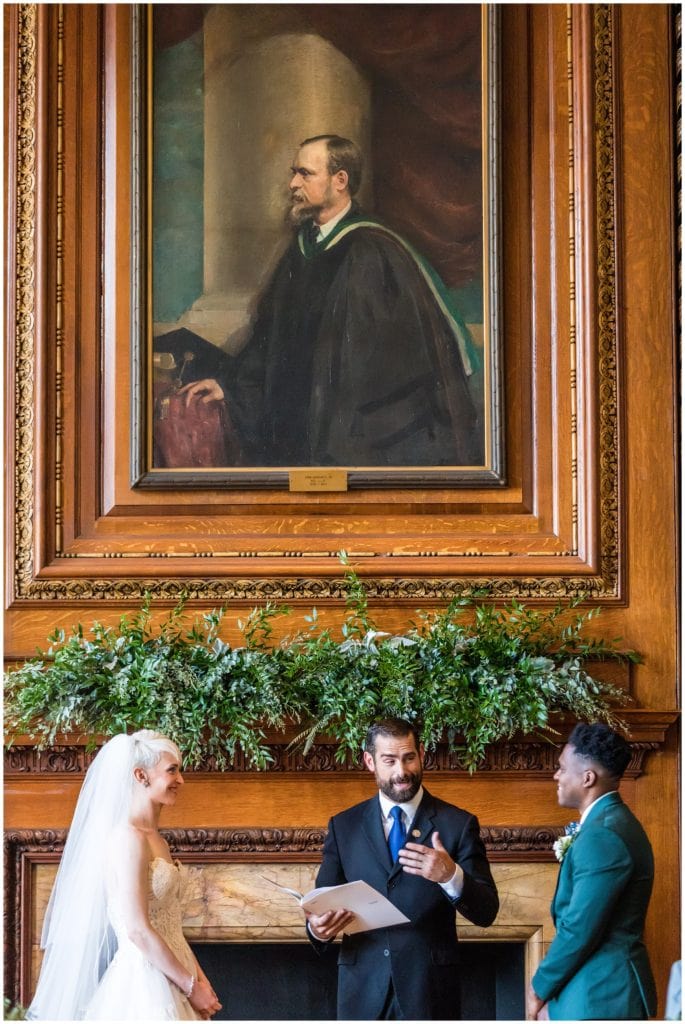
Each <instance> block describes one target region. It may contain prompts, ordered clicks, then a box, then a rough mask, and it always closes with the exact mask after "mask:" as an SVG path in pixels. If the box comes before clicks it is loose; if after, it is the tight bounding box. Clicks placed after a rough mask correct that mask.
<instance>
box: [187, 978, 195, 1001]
mask: <svg viewBox="0 0 685 1024" xmlns="http://www.w3.org/2000/svg"><path fill="white" fill-rule="evenodd" d="M194 988H195V975H194V974H191V975H190V985H189V986H188V991H187V992H186V999H190V997H191V996H192V994H193V989H194Z"/></svg>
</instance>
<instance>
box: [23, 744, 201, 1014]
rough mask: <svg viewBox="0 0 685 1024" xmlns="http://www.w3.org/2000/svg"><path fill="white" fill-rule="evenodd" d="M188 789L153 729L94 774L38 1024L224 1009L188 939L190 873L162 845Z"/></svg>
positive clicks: (68, 854) (46, 937)
mask: <svg viewBox="0 0 685 1024" xmlns="http://www.w3.org/2000/svg"><path fill="white" fill-rule="evenodd" d="M182 785H183V776H182V774H181V754H180V751H179V749H178V747H177V746H176V744H175V743H172V741H171V740H169V739H167V738H166V737H165V736H162V735H161V734H160V733H157V732H153V731H152V730H150V729H142V730H141V731H140V732H136V733H133V735H132V736H128V735H125V734H122V735H120V736H115V737H114V738H113V739H111V740H110V741H109V742H108V743H106V744H105V745H104V746H103V748H102V750H101V751H100V752H99V753H98V755H97V756H96V757H95V759H94V761H93V763H92V765H91V766H90V768H89V769H88V772H87V774H86V778H85V781H84V783H83V787H82V789H81V793H80V795H79V798H78V803H77V805H76V811H75V813H74V819H73V822H72V825H71V828H70V830H69V836H68V838H67V842H66V844H65V847H64V853H63V855H62V861H61V864H60V867H59V871H58V872H57V878H56V879H55V885H54V888H53V890H52V895H51V897H50V902H49V904H48V909H47V912H46V916H45V922H44V925H43V935H42V939H41V946H42V947H43V948H44V949H45V956H44V958H43V965H42V967H41V972H40V977H39V979H38V987H37V989H36V994H35V996H34V999H33V1002H32V1003H31V1005H30V1007H29V1010H28V1017H29V1018H30V1019H34V1020H208V1019H209V1017H210V1016H212V1014H214V1013H216V1012H217V1011H218V1010H220V1009H221V1004H220V1003H219V1001H218V999H217V997H216V993H215V992H214V990H213V988H212V986H211V985H210V983H209V981H208V980H207V978H206V976H205V974H204V973H203V971H202V969H201V968H200V965H199V964H198V962H197V960H196V959H195V956H194V954H193V952H192V950H191V949H190V946H189V945H188V943H187V942H186V940H185V938H184V937H183V931H182V917H183V906H182V902H181V896H182V887H183V869H182V867H181V865H180V864H178V863H175V862H174V861H173V860H172V859H171V855H170V853H169V847H168V846H167V843H166V841H165V840H164V839H163V838H162V836H161V835H160V834H159V830H158V825H159V816H160V812H161V810H162V807H165V806H172V805H173V804H175V803H176V797H177V794H178V790H179V789H180V787H181V786H182Z"/></svg>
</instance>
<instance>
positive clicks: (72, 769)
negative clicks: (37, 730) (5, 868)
mask: <svg viewBox="0 0 685 1024" xmlns="http://www.w3.org/2000/svg"><path fill="white" fill-rule="evenodd" d="M621 714H622V717H623V719H624V720H625V721H626V723H627V725H628V729H629V735H630V744H631V747H632V751H633V757H632V760H631V763H630V765H629V766H628V769H627V771H626V777H627V778H637V777H638V776H639V775H641V774H642V770H643V761H644V758H645V756H646V754H648V753H649V752H650V751H654V750H658V749H659V747H661V746H662V745H663V744H664V742H665V740H666V734H667V732H668V729H669V728H670V726H671V725H673V723H674V722H676V721H677V720H678V718H679V712H677V711H652V710H648V709H634V710H623V711H622V712H621ZM553 724H554V728H555V729H557V730H558V733H559V742H561V741H562V739H563V737H564V736H565V735H566V734H567V733H568V731H569V729H570V728H571V724H572V723H571V720H570V719H569V720H568V721H567V720H565V719H564V718H562V717H561V716H557V717H556V718H555V719H554V720H553ZM301 729H302V726H301V725H300V726H297V725H295V724H294V723H293V724H292V725H290V726H288V727H286V729H285V730H284V731H282V732H277V731H275V730H266V731H265V738H266V741H267V743H268V746H269V751H270V753H271V756H272V758H273V760H272V763H271V764H270V765H269V767H268V768H266V769H264V770H263V771H260V772H257V771H255V769H253V768H251V767H250V766H249V765H248V764H247V762H246V760H245V758H244V756H243V755H242V753H241V752H238V753H237V754H236V756H235V759H234V762H233V764H231V765H230V766H228V767H227V768H224V769H221V768H219V767H218V766H217V765H216V764H215V763H214V761H213V760H212V759H208V760H207V763H206V764H203V765H202V766H201V768H199V769H197V770H195V771H193V776H194V777H202V776H204V775H216V774H217V773H220V772H222V771H223V772H225V773H226V774H229V775H234V774H236V773H240V774H254V775H259V776H261V777H264V776H265V775H270V774H274V775H284V774H288V773H294V774H297V775H302V774H305V773H325V774H326V775H329V776H330V775H345V776H347V777H349V775H350V774H353V773H363V772H364V771H365V769H364V767H363V765H362V763H361V761H360V760H359V759H356V758H354V757H352V756H351V755H350V754H348V755H347V756H346V757H345V759H344V760H343V761H338V760H337V759H336V753H337V751H338V743H337V742H336V741H335V739H333V738H332V737H326V736H321V737H319V738H318V740H317V742H316V743H314V744H313V746H312V747H311V749H310V750H309V751H308V752H307V754H303V753H302V751H301V750H292V749H290V744H291V743H292V741H293V739H294V738H295V736H296V735H297V732H298V731H301ZM87 742H88V741H87V738H86V737H85V736H83V735H63V736H60V737H59V739H58V742H57V743H55V744H53V745H52V746H50V747H45V748H44V749H42V750H41V749H39V748H38V745H37V744H36V741H35V740H34V739H33V738H32V737H31V736H25V735H22V736H16V737H14V738H13V740H12V744H11V746H9V747H5V751H4V772H5V777H6V778H7V777H15V778H16V777H18V776H20V777H22V776H23V777H26V776H27V775H45V776H48V777H50V778H54V777H55V776H64V775H66V776H68V777H73V776H74V775H79V774H81V773H83V772H85V770H86V769H87V767H88V765H89V764H90V762H91V761H92V759H93V757H94V756H95V751H92V750H91V751H89V750H87V749H86V746H87ZM558 753H559V743H557V742H556V741H555V738H554V736H550V739H549V740H548V739H545V738H544V737H539V736H521V735H517V736H514V737H512V739H509V740H504V741H502V742H500V743H495V744H492V745H490V746H489V747H488V748H487V750H486V754H485V758H484V760H483V762H482V763H481V764H480V765H479V767H478V770H477V773H478V774H480V773H482V774H483V775H486V776H487V777H488V778H495V777H498V776H514V777H516V778H517V779H520V778H523V777H526V776H532V777H539V775H540V774H549V773H550V772H553V771H554V770H555V767H556V760H557V757H558ZM425 770H426V771H427V772H430V773H431V774H441V773H446V774H450V775H452V774H454V773H464V774H465V773H466V769H465V768H464V767H463V765H462V764H461V762H460V758H459V753H458V752H454V751H450V750H449V748H448V745H447V743H439V744H438V746H437V748H436V749H435V750H431V751H428V752H427V754H426V763H425Z"/></svg>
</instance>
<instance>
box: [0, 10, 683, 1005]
mask: <svg viewBox="0 0 685 1024" xmlns="http://www.w3.org/2000/svg"><path fill="white" fill-rule="evenodd" d="M31 11H32V9H31V8H21V9H19V8H17V7H16V6H10V7H8V8H6V10H5V24H6V36H5V47H6V54H7V60H6V78H7V88H6V106H7V115H6V121H5V123H6V132H7V136H6V146H7V167H8V175H7V191H6V197H5V202H6V208H7V211H8V215H7V218H6V224H7V228H8V237H9V239H10V244H9V245H8V248H7V253H6V260H7V287H6V296H7V300H8V331H7V334H8V338H9V339H10V341H11V342H13V343H12V344H9V345H8V346H7V349H8V351H7V364H6V365H7V370H6V373H7V380H8V381H13V382H15V384H16V385H17V386H16V388H11V387H10V388H8V389H7V406H6V423H7V429H6V438H7V441H8V445H9V448H10V451H9V453H8V456H9V457H8V465H9V466H10V475H9V477H8V482H7V487H6V492H5V494H6V501H7V507H8V510H9V514H8V515H7V517H6V523H7V534H8V545H7V547H8V552H9V554H8V558H7V560H6V568H7V579H6V591H7V602H6V603H7V605H8V611H7V617H6V627H5V656H6V658H7V659H9V660H10V661H11V660H12V659H16V660H21V659H22V658H24V657H26V656H29V655H30V654H32V653H33V650H34V647H35V646H36V645H37V644H44V642H45V638H46V636H47V635H48V633H49V632H51V631H52V630H53V629H54V628H55V627H56V626H62V627H64V628H67V629H68V628H69V627H70V625H71V624H73V623H75V622H77V621H81V622H83V623H84V624H86V623H90V622H92V621H93V620H94V619H99V620H100V621H103V622H105V623H107V624H113V623H115V622H116V621H117V620H118V618H119V616H120V615H121V614H122V613H123V611H125V610H131V609H132V608H134V607H135V606H136V605H137V604H138V603H139V598H140V593H142V590H143V589H144V587H145V586H146V585H149V586H151V587H152V589H154V588H157V589H158V590H159V592H160V598H161V600H160V603H159V607H158V610H156V612H155V615H156V617H157V618H159V617H160V616H161V615H162V613H163V612H162V609H163V608H164V607H168V605H169V604H171V603H173V601H174V600H175V596H176V593H177V592H178V587H179V586H180V585H181V584H183V585H184V586H189V588H190V590H191V592H193V587H196V592H197V593H198V594H200V593H201V594H202V595H203V596H202V598H201V599H199V600H196V601H193V602H192V606H193V608H194V609H198V610H201V609H202V608H207V607H211V606H217V605H219V604H221V603H222V601H223V600H224V599H225V596H226V595H229V598H230V606H231V608H230V613H229V616H228V617H227V620H226V624H225V631H224V632H225V636H226V638H227V639H229V640H231V641H233V642H235V641H236V640H237V639H238V632H237V629H236V626H235V618H236V617H237V615H238V614H239V613H240V612H241V610H244V608H245V607H249V606H252V605H253V604H254V603H256V602H257V601H258V600H264V599H265V597H266V596H268V595H267V591H266V589H262V590H260V589H259V588H258V587H257V586H256V584H257V583H260V584H261V583H262V582H263V583H264V584H265V585H267V586H271V587H272V588H273V592H279V593H281V592H288V593H289V594H290V595H291V596H293V595H294V599H293V603H294V605H295V610H294V611H293V612H292V615H291V618H290V620H289V621H288V622H287V624H286V623H285V622H284V623H283V631H284V632H292V631H293V630H294V628H296V627H297V626H299V625H302V624H303V616H304V614H306V613H307V612H308V611H309V609H310V608H311V607H312V606H314V605H316V607H317V608H318V609H319V612H320V620H321V621H322V622H323V623H325V624H327V625H330V626H331V627H335V626H337V625H338V624H339V623H340V621H341V618H342V602H341V600H340V592H339V589H336V580H338V579H339V577H340V575H341V573H340V566H339V563H338V561H337V555H336V552H337V551H338V550H339V549H340V548H343V547H344V548H346V549H347V550H348V551H350V552H351V554H352V559H353V562H354V563H355V565H356V567H358V569H359V572H360V574H361V575H363V576H365V577H366V578H368V579H369V580H370V582H371V585H372V586H373V587H374V588H375V590H374V596H373V597H372V600H371V608H372V611H373V613H374V615H376V617H377V619H378V622H379V624H380V625H381V626H383V627H384V628H387V629H390V630H398V631H399V630H404V629H406V627H407V623H408V621H409V620H410V619H411V618H413V617H414V615H415V610H416V609H418V608H424V609H426V610H429V609H430V608H433V607H436V606H440V605H443V604H444V600H445V598H446V596H449V594H451V593H453V592H455V590H459V588H463V587H464V586H466V585H469V584H474V583H477V582H481V581H488V580H489V581H490V582H491V583H492V584H493V587H494V593H495V594H496V596H497V598H498V599H499V600H502V599H503V598H505V597H506V596H507V595H508V594H512V593H518V594H521V595H523V596H524V597H531V598H532V599H533V600H536V601H549V600H554V598H555V595H558V594H568V593H572V592H575V591H574V588H576V589H577V588H578V587H583V588H584V589H586V590H587V592H588V593H589V594H590V596H591V599H592V600H594V601H598V602H599V603H602V604H604V605H605V606H606V607H605V608H604V610H603V613H602V615H601V616H600V617H599V619H598V620H596V621H595V622H594V623H593V625H592V628H591V630H590V632H591V633H592V634H593V635H604V636H610V637H611V636H621V637H623V638H624V642H625V644H626V646H630V647H633V648H635V649H637V650H639V651H640V652H641V654H642V655H643V657H644V664H642V665H638V666H635V667H634V668H633V670H632V672H631V677H630V689H631V693H632V695H633V697H634V699H635V701H636V706H637V707H638V708H647V709H651V710H652V711H654V712H664V713H665V712H670V711H672V710H674V709H675V708H677V707H678V706H679V664H678V657H677V641H678V632H679V610H678V575H677V557H678V532H677V522H678V512H677V499H678V492H677V486H678V485H677V471H676V470H677V464H678V458H677V445H678V437H677V427H678V415H677V402H678V393H677V379H678V370H677V363H676V353H677V346H676V330H675V315H676V309H677V306H676V284H675V278H674V266H675V245H676V235H675V231H674V202H675V200H674V185H673V166H674V158H673V41H672V38H671V12H670V8H669V7H668V6H667V5H660V4H657V5H633V4H627V5H614V6H612V7H611V8H610V9H601V8H600V9H595V8H593V7H591V6H590V5H577V6H574V7H572V8H571V9H570V13H569V9H568V8H566V7H565V6H564V5H551V4H550V5H546V4H539V5H530V6H525V5H504V6H503V8H502V18H503V34H502V39H503V52H502V60H503V81H504V83H505V89H504V94H503V124H504V136H503V153H504V161H503V175H502V177H503V189H502V202H503V213H504V216H503V239H502V241H503V254H504V267H505V274H504V284H503V287H504V309H505V331H504V334H505V338H504V346H505V351H504V356H505V365H506V380H505V391H506V423H507V427H506V445H507V459H508V481H507V486H506V487H505V488H503V489H502V490H500V491H497V492H492V491H487V490H485V489H480V490H473V491H470V490H462V491H459V492H455V491H450V490H440V491H403V490H399V489H398V490H395V491H392V492H383V493H379V492H373V491H362V492H356V493H354V494H342V495H325V496H320V497H312V496H310V497H307V498H306V499H302V498H301V497H292V498H291V497H290V496H289V495H284V494H279V493H277V492H273V493H265V492H254V491H253V492H249V491H245V492H237V493H231V494H226V493H225V492H221V491H218V490H211V489H207V490H204V491H197V492H181V491H176V492H168V493H163V494H158V493H155V492H149V491H148V492H142V491H137V490H135V489H131V488H130V487H129V483H128V420H127V416H126V410H127V409H128V404H129V398H130V372H129V365H128V344H129V331H130V274H129V270H130V251H131V238H130V217H129V203H130V121H131V110H130V80H131V59H132V54H131V46H130V14H131V12H130V9H129V8H128V6H127V5H124V4H121V5H69V4H67V5H66V6H64V7H63V8H61V7H59V6H58V5H38V8H37V9H36V11H35V19H36V29H35V39H34V38H30V39H28V42H27V45H26V46H25V49H24V51H23V52H22V54H21V60H17V59H15V58H16V56H17V53H16V48H17V46H18V45H19V44H20V42H21V40H22V39H23V38H25V37H24V36H23V35H22V32H24V31H25V29H26V26H27V25H29V24H31V23H32V22H31V18H32V17H33V15H32V13H31ZM607 33H608V37H609V39H610V45H608V46H607V42H606V41H607ZM34 43H35V49H32V44H34ZM32 67H33V68H34V72H35V74H34V77H33V81H31V69H32ZM32 88H33V89H34V91H35V95H34V94H33V93H32V92H31V89H32ZM607 90H608V92H609V94H612V90H613V94H612V95H613V105H611V104H610V105H609V107H607V108H606V109H605V106H604V99H605V97H606V94H607ZM18 99H19V100H20V102H17V100H18ZM607 111H608V112H607ZM101 112H103V113H104V120H103V119H102V118H101ZM58 115H59V117H60V118H61V122H60V131H59V132H58V130H57V128H58V124H57V122H58ZM31 132H33V135H31ZM15 137H16V138H15ZM32 139H33V141H32ZM607 140H608V141H607ZM601 146H605V149H606V147H607V146H608V149H609V155H608V158H607V153H606V152H605V151H601V152H600V147H601ZM31 147H33V149H32V148H31ZM34 158H35V163H32V162H31V161H32V159H34ZM58 198H59V202H58ZM606 203H609V204H610V205H611V204H613V206H612V207H611V209H610V210H609V214H608V216H609V227H610V231H609V235H608V236H607V235H606V216H607V209H606ZM31 210H34V211H35V214H34V216H33V220H31V218H30V216H28V213H30V211H31ZM603 218H605V219H604V220H603ZM603 232H605V234H603ZM101 270H102V272H101ZM614 281H615V298H614V300H613V304H612V300H611V289H612V287H613V286H614ZM607 291H608V294H609V298H610V301H609V302H608V304H607V302H606V301H605V300H606V295H607ZM607 339H608V340H609V342H611V340H612V339H613V340H614V342H615V347H616V351H615V356H616V370H615V373H614V374H613V376H612V375H609V378H610V379H607V378H606V376H603V371H602V360H603V358H604V357H605V353H604V349H603V345H604V344H605V342H606V341H607ZM574 346H575V348H574ZM27 362H28V363H30V365H31V373H30V374H28V373H27V372H26V365H27ZM101 368H104V371H105V372H104V376H103V375H101ZM571 384H573V388H575V392H574V391H573V388H572V387H571ZM612 389H613V390H612ZM607 396H608V397H607ZM24 398H25V399H26V402H25V404H24V405H22V401H23V399H24ZM574 402H575V403H576V406H577V408H576V407H574ZM613 402H615V403H616V406H617V408H616V423H615V424H612V423H609V426H608V427H607V425H606V422H605V418H606V417H605V414H606V412H607V410H609V412H610V413H611V410H612V403H613ZM17 403H18V404H17ZM576 415H577V417H578V419H577V422H576V424H575V425H576V426H577V436H576V437H575V438H574V435H573V432H572V429H571V428H572V425H573V423H574V416H576ZM15 428H16V429H15ZM607 430H608V431H609V435H610V436H611V437H614V438H615V443H613V445H607V444H606V436H608V435H607ZM612 431H613V433H612ZM15 436H17V437H20V438H21V444H20V445H19V447H18V448H17V449H16V450H15V448H14V440H15ZM15 462H16V465H15ZM56 465H59V466H60V469H59V471H58V472H56V471H55V466H56ZM612 474H613V475H614V476H615V478H616V481H617V485H616V489H615V490H614V491H611V489H609V492H608V493H607V491H606V480H607V476H609V477H611V475H612ZM576 498H577V501H576ZM612 502H613V504H614V506H615V508H614V509H612ZM27 509H28V510H29V512H27ZM614 513H616V514H615V516H614ZM612 516H614V518H612ZM607 522H608V523H609V526H610V527H611V529H610V530H607V528H606V524H607ZM612 531H615V535H614V533H612ZM574 538H575V540H574ZM614 543H615V545H616V551H617V555H616V558H615V564H614V563H612V564H613V569H612V572H613V571H614V570H615V574H616V580H615V581H614V582H612V583H611V585H606V586H605V582H604V577H603V576H602V572H603V565H604V563H603V559H604V558H605V557H606V552H607V549H608V547H610V546H611V545H612V544H614ZM167 585H168V586H167ZM164 587H167V589H164ZM203 587H204V589H202V588H203ZM174 588H176V589H174ZM251 588H252V589H251ZM278 588H280V590H278ZM288 588H290V590H288ZM450 588H452V589H450ZM234 612H235V614H234ZM645 765H646V770H645V773H644V775H642V776H641V777H640V778H639V779H637V780H628V781H627V782H626V783H625V785H624V792H625V795H626V798H627V799H628V801H629V803H630V804H631V806H633V807H634V809H635V810H636V813H637V814H638V816H639V817H640V818H641V820H642V821H643V823H644V825H645V828H646V830H647V832H648V834H649V835H650V838H651V839H652V842H653V844H654V849H655V856H656V867H657V872H656V882H655V889H654V896H653V900H652V905H651V908H650V914H649V919H648V925H647V935H646V939H647V943H648V946H649V950H650V955H651V957H652V960H653V963H654V966H655V970H656V974H657V981H658V984H659V992H660V997H661V1003H660V1010H662V1009H663V995H664V991H665V983H666V978H667V974H668V969H669V967H670V963H671V961H672V960H673V959H675V958H676V956H677V955H678V954H679V945H678V927H677V922H676V921H675V920H674V908H677V907H678V906H679V862H678V854H679V833H680V815H679V803H678V771H679V736H678V734H677V731H676V730H674V729H672V730H671V732H670V733H669V735H668V740H667V742H666V744H665V746H663V747H662V748H661V749H660V750H659V751H658V752H656V753H652V754H650V755H649V757H648V758H647V760H646V762H645ZM429 784H430V786H431V788H433V789H435V791H436V792H437V793H438V794H439V795H442V796H444V797H446V798H447V799H450V800H453V801H455V802H457V803H463V804H465V805H466V806H467V807H469V808H471V809H473V810H475V811H476V812H477V813H478V814H479V817H480V819H481V822H483V823H486V824H492V825H496V824H507V823H511V822H517V821H518V822H525V823H530V824H534V823H535V822H540V823H559V824H561V823H562V822H563V821H565V820H566V815H565V812H564V813H562V812H561V811H560V809H559V808H558V807H556V806H555V795H554V788H553V785H552V784H551V782H549V781H544V780H532V779H530V778H526V779H517V778H515V777H512V778H510V779H509V778H508V779H506V781H502V780H499V779H498V780H497V781H494V780H489V779H487V778H484V777H478V778H475V779H466V780H464V779H461V778H460V779H453V778H449V777H446V778H442V777H441V778H439V779H438V778H436V779H435V781H433V780H431V781H430V783H429ZM77 789H78V780H77V779H75V778H72V779H66V778H52V779H47V780H46V779H44V778H41V779H35V778H29V777H26V778H17V777H12V778H7V779H6V804H5V824H6V825H7V826H8V827H33V828H40V827H66V825H67V824H68V821H69V817H70V814H71V810H72V808H73V805H74V801H75V798H76V793H77ZM368 792H369V780H366V779H364V778H363V777H362V778H357V777H352V778H349V777H329V778H323V777H322V778H318V777H317V778H312V777H306V778H300V777H295V778H293V777H292V776H287V775H284V776H283V777H282V778H279V779H278V780H276V779H272V778H268V779H267V778H260V777H254V776H250V777H247V776H245V777H241V778H237V777H236V778H232V777H223V778H218V777H217V778H211V779H202V780H200V779H195V780H194V779H192V778H189V781H188V784H187V788H186V791H185V794H184V801H183V804H182V805H181V807H180V808H179V809H178V811H175V812H174V815H176V814H178V815H179V818H178V820H177V819H176V817H174V820H173V821H172V820H171V816H170V819H169V821H168V824H169V825H173V824H178V825H179V826H180V825H183V826H189V825H191V824H194V825H201V824H202V825H210V824H216V825H226V824H230V823H233V824H237V825H255V826H257V825H264V826H275V825H283V826H287V825H293V824H295V823H297V824H302V823H303V822H304V823H306V824H323V823H325V820H326V819H327V817H328V816H329V815H330V814H331V813H334V812H335V811H336V810H338V809H340V808H341V807H342V806H346V805H347V804H349V803H352V802H354V801H355V800H358V799H361V798H363V796H364V795H366V794H367V793H368ZM665 921H668V922H669V926H668V927H667V928H665V927H664V922H665Z"/></svg>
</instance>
